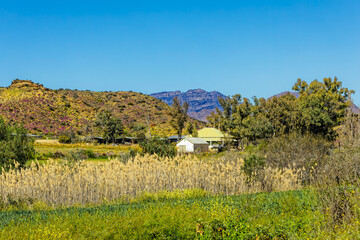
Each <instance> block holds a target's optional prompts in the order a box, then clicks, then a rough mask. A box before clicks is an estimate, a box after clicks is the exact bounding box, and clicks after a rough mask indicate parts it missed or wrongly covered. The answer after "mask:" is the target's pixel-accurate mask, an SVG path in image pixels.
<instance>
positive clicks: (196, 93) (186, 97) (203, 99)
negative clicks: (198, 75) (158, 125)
mask: <svg viewBox="0 0 360 240" xmlns="http://www.w3.org/2000/svg"><path fill="white" fill-rule="evenodd" d="M150 96H152V97H155V98H158V99H160V100H162V101H163V102H165V103H167V104H169V105H171V104H172V102H173V98H174V97H178V98H179V99H180V100H181V101H182V102H188V104H189V111H188V114H189V116H190V117H192V118H195V119H198V120H201V121H206V117H207V116H208V115H210V113H211V112H213V111H214V110H215V109H216V108H220V109H221V106H220V104H219V101H218V97H223V98H224V97H225V95H223V94H221V93H220V92H217V91H212V92H207V91H205V90H203V89H191V90H188V91H187V92H181V91H172V92H160V93H153V94H150Z"/></svg>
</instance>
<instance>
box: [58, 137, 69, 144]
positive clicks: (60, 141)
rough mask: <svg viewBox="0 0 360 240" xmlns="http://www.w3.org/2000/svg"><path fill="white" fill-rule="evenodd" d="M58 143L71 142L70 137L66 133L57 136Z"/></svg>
mask: <svg viewBox="0 0 360 240" xmlns="http://www.w3.org/2000/svg"><path fill="white" fill-rule="evenodd" d="M59 143H71V137H70V136H67V135H61V136H59Z"/></svg>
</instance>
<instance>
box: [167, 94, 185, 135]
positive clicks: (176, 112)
mask: <svg viewBox="0 0 360 240" xmlns="http://www.w3.org/2000/svg"><path fill="white" fill-rule="evenodd" d="M171 106H172V109H171V111H170V112H169V115H170V117H171V121H170V124H171V126H172V127H173V128H174V129H175V131H176V133H177V135H178V138H179V140H180V138H181V135H182V131H183V129H184V128H185V124H186V122H187V119H188V115H187V112H188V109H189V104H188V103H187V102H184V103H183V104H181V101H180V99H179V98H177V97H174V98H173V104H172V105H171Z"/></svg>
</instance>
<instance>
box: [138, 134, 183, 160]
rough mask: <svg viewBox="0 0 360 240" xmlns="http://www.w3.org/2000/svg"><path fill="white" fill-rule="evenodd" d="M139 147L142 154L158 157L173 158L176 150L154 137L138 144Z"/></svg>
mask: <svg viewBox="0 0 360 240" xmlns="http://www.w3.org/2000/svg"><path fill="white" fill-rule="evenodd" d="M139 145H140V147H141V149H142V153H143V154H150V155H153V154H156V155H158V156H160V157H175V156H176V148H175V146H174V145H173V144H168V143H167V142H166V141H164V140H161V139H159V138H158V137H154V138H151V139H148V140H145V141H143V142H140V144H139Z"/></svg>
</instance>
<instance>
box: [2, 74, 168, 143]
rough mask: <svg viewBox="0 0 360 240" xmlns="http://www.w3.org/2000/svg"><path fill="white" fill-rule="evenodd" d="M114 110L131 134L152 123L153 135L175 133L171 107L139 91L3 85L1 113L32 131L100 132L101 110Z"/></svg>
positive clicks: (24, 83) (19, 82)
mask: <svg viewBox="0 0 360 240" xmlns="http://www.w3.org/2000/svg"><path fill="white" fill-rule="evenodd" d="M103 110H110V111H111V112H112V114H113V115H114V116H116V117H119V118H120V119H122V121H123V124H124V127H125V129H126V130H127V132H128V134H130V135H131V131H132V129H134V128H135V129H136V128H139V127H140V128H141V126H143V127H144V126H146V125H147V122H149V124H150V126H151V131H152V134H154V135H158V136H165V135H168V134H172V133H173V132H172V131H173V130H172V128H171V127H170V125H169V116H168V112H169V110H170V106H168V105H167V104H166V103H164V102H162V101H161V100H158V99H156V98H153V97H151V96H148V95H144V94H142V93H136V92H131V91H130V92H125V91H118V92H93V91H88V90H85V91H79V90H69V89H58V90H52V89H48V88H46V87H44V86H43V85H41V84H37V83H34V82H32V81H30V80H18V79H16V80H14V81H13V82H12V84H11V85H10V86H9V87H3V88H0V116H2V117H3V118H4V119H5V121H6V122H9V123H11V124H14V125H17V124H21V125H24V127H25V128H26V129H28V130H29V132H30V133H32V134H42V135H51V134H54V135H61V134H66V133H69V132H72V133H76V134H79V135H91V134H96V133H97V132H96V131H97V130H96V128H95V127H94V124H93V123H94V120H95V119H96V116H97V114H98V113H100V112H101V111H103Z"/></svg>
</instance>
